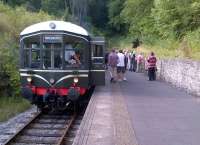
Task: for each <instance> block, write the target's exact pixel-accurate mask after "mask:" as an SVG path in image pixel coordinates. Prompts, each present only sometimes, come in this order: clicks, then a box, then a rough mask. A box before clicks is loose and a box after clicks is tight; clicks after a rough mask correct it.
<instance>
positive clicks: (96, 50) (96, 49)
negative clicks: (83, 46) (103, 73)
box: [93, 45, 103, 57]
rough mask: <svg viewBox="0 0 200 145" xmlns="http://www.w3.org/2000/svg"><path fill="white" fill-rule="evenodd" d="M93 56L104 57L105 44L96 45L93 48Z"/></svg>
mask: <svg viewBox="0 0 200 145" xmlns="http://www.w3.org/2000/svg"><path fill="white" fill-rule="evenodd" d="M93 57H103V46H102V45H95V47H94V50H93Z"/></svg>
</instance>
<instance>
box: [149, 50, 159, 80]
mask: <svg viewBox="0 0 200 145" xmlns="http://www.w3.org/2000/svg"><path fill="white" fill-rule="evenodd" d="M147 62H148V76H149V81H154V80H156V62H157V59H156V57H155V55H154V52H151V54H150V56H149V57H148V59H147Z"/></svg>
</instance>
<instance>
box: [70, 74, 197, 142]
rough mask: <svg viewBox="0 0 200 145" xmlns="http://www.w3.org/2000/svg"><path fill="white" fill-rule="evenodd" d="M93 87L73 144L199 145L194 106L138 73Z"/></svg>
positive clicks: (189, 99) (181, 94)
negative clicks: (121, 80) (119, 80)
mask: <svg viewBox="0 0 200 145" xmlns="http://www.w3.org/2000/svg"><path fill="white" fill-rule="evenodd" d="M126 77H127V81H123V82H116V83H112V84H111V83H110V82H109V76H108V75H107V82H106V85H105V86H99V87H96V88H95V91H94V93H93V96H92V97H91V100H90V102H89V105H88V108H87V110H86V113H85V115H84V117H83V120H82V122H81V125H80V129H79V131H78V134H77V136H76V138H75V141H74V143H73V145H199V144H200V123H199V122H200V115H199V113H200V102H199V101H198V98H197V97H194V96H191V95H189V94H187V93H185V92H183V91H181V90H178V89H176V88H174V87H172V86H170V85H169V84H166V83H164V82H161V81H148V80H147V77H146V76H145V75H144V74H142V73H133V72H127V74H126Z"/></svg>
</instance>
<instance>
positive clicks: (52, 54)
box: [42, 43, 63, 70]
mask: <svg viewBox="0 0 200 145" xmlns="http://www.w3.org/2000/svg"><path fill="white" fill-rule="evenodd" d="M48 44H50V48H48V47H46V48H45V47H44V46H45V45H48ZM55 44H59V45H60V47H55ZM57 51H60V52H59V53H60V55H57V56H58V57H56V56H55V54H56V53H55V52H57ZM45 52H48V53H49V52H50V55H49V56H50V59H49V60H50V66H48V65H47V66H46V64H45V61H46V60H45ZM42 53H43V55H42V58H43V62H42V68H43V69H48V70H51V69H54V70H58V69H63V61H62V59H63V58H62V57H63V47H62V43H43V44H42ZM47 56H48V55H47ZM56 58H59V61H60V63H59V64H58V65H59V66H58V67H56V65H57V64H56V63H57V61H55V59H56Z"/></svg>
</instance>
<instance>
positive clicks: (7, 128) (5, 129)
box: [0, 106, 37, 145]
mask: <svg viewBox="0 0 200 145" xmlns="http://www.w3.org/2000/svg"><path fill="white" fill-rule="evenodd" d="M36 113H37V107H35V106H32V107H31V108H30V109H28V110H27V111H25V112H23V113H20V114H18V115H16V116H15V117H13V118H11V119H9V120H8V121H6V122H0V145H3V143H4V142H5V141H6V140H7V139H9V138H10V137H11V136H12V135H13V134H15V133H16V132H17V130H18V129H20V128H21V127H22V126H23V125H25V123H27V122H28V121H29V120H30V119H31V118H32V117H33V116H34V115H35V114H36Z"/></svg>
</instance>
